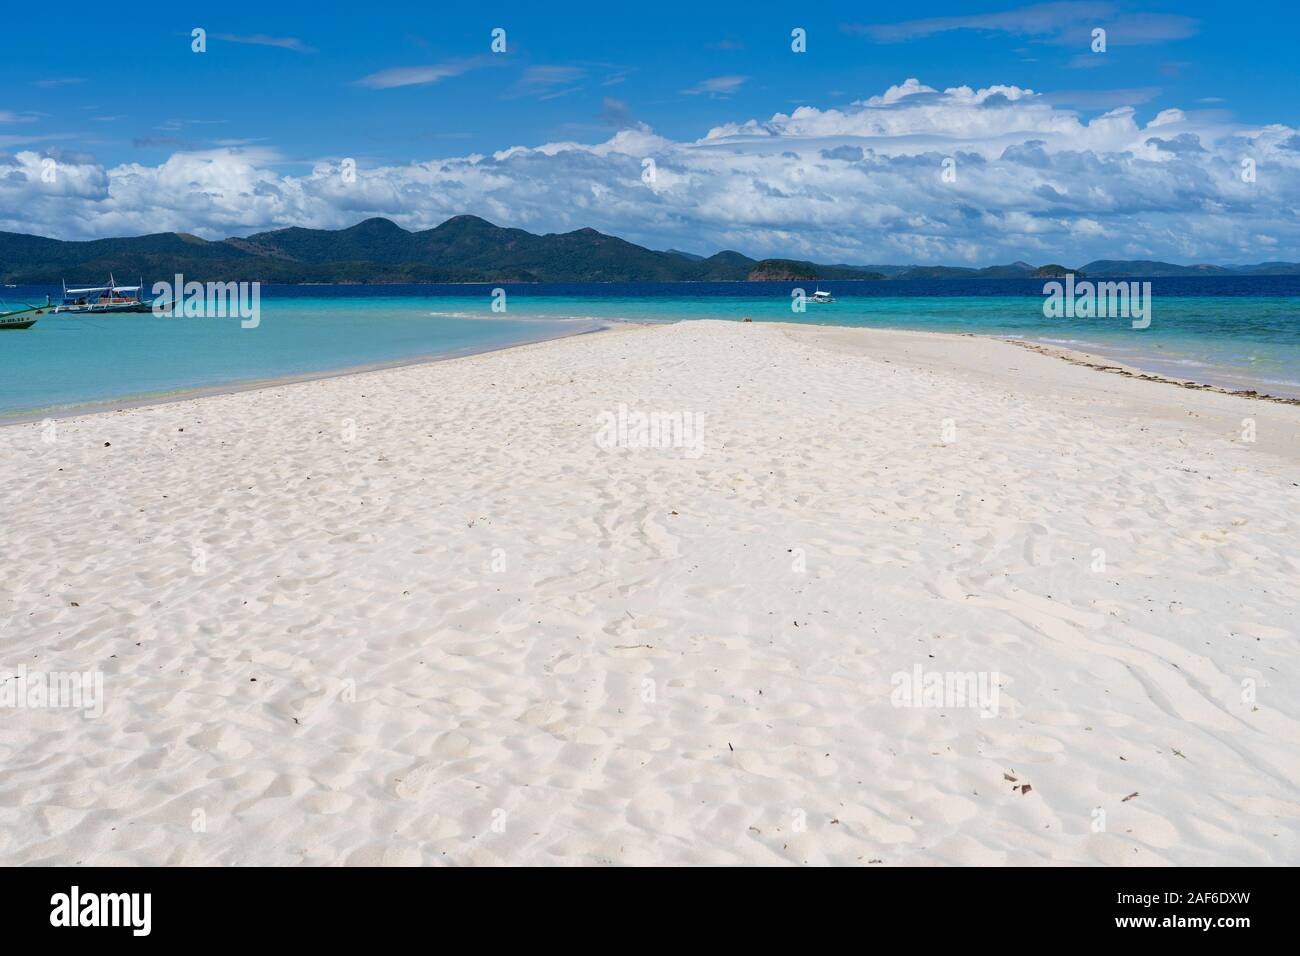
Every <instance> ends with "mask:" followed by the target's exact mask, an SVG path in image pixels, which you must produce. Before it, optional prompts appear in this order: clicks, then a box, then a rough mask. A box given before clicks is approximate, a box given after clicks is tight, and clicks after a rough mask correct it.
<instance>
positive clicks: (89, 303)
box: [54, 274, 153, 315]
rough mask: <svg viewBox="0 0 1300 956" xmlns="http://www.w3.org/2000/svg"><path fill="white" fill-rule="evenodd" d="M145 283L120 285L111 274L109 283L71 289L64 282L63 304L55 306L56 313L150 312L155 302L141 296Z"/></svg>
mask: <svg viewBox="0 0 1300 956" xmlns="http://www.w3.org/2000/svg"><path fill="white" fill-rule="evenodd" d="M143 288H144V283H143V282H142V283H141V284H140V285H118V284H117V282H116V281H114V279H113V276H112V275H111V274H110V275H109V277H108V285H97V286H87V287H86V288H84V289H69V288H68V284H67V283H66V282H65V283H63V304H62V305H57V306H55V307H54V311H55V313H56V314H57V313H64V314H71V315H82V314H87V313H94V314H99V313H101V312H149V311H151V310H152V308H153V304H152V303H150V302H146V301H144V300H143V299H141V298H140V292H141V290H142V289H143Z"/></svg>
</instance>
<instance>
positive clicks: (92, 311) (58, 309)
mask: <svg viewBox="0 0 1300 956" xmlns="http://www.w3.org/2000/svg"><path fill="white" fill-rule="evenodd" d="M152 311H153V306H151V305H149V304H148V303H144V302H141V303H137V304H132V305H102V306H100V305H58V306H55V307H54V309H53V312H54V314H55V315H104V314H106V313H109V312H135V313H146V312H152Z"/></svg>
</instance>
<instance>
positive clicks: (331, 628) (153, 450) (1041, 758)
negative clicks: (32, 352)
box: [0, 322, 1300, 865]
mask: <svg viewBox="0 0 1300 956" xmlns="http://www.w3.org/2000/svg"><path fill="white" fill-rule="evenodd" d="M620 403H622V404H624V405H626V406H627V408H628V410H629V411H631V412H637V411H643V412H651V411H653V412H666V413H674V412H677V413H682V412H692V413H701V414H702V415H703V416H704V417H703V436H704V441H703V447H702V449H701V454H700V456H699V457H698V458H691V457H689V456H688V455H687V454H686V453H685V452H684V450H683V449H681V448H635V449H634V448H613V449H610V448H603V447H601V446H600V445H599V444H598V442H597V440H596V439H597V435H598V421H597V419H598V416H599V415H600V414H601V413H602V412H616V411H617V410H618V408H619V405H620ZM1244 418H1252V419H1254V420H1255V423H1256V433H1257V436H1258V441H1256V442H1254V443H1248V442H1243V441H1242V440H1241V428H1242V419H1244ZM349 419H351V420H353V421H354V423H355V428H356V438H355V440H353V441H350V442H349V441H345V440H344V437H345V433H346V432H347V430H348V422H347V420H349ZM945 419H951V420H952V421H951V422H950V423H948V424H949V425H950V426H951V427H950V429H949V432H948V435H947V437H949V438H955V440H952V441H948V442H945V441H944V440H943V438H944V437H945V433H944V432H945ZM180 429H184V431H181V430H180ZM1298 429H1300V408H1297V407H1295V406H1286V405H1277V404H1271V403H1267V402H1259V401H1249V400H1246V399H1241V398H1235V397H1229V396H1223V395H1216V394H1211V393H1205V392H1193V391H1187V390H1183V389H1179V388H1176V387H1173V386H1169V385H1163V384H1155V383H1150V382H1143V381H1134V380H1129V379H1124V378H1120V377H1118V376H1115V375H1108V374H1104V373H1099V372H1095V371H1091V370H1088V369H1084V368H1079V367H1076V366H1072V365H1068V364H1067V363H1065V362H1062V361H1060V360H1058V359H1054V358H1050V357H1047V356H1043V355H1037V354H1033V353H1030V352H1027V351H1025V350H1023V349H1018V348H1015V347H1014V346H1011V345H1006V344H1003V343H998V342H993V341H986V340H978V339H973V338H968V337H959V336H933V335H921V334H908V333H880V332H866V331H851V330H844V329H810V328H800V329H794V328H791V327H784V326H773V325H763V324H735V323H722V322H698V323H689V324H683V325H675V326H668V327H661V328H650V329H627V330H618V331H613V332H607V333H601V334H599V335H594V336H582V337H578V338H574V339H569V340H565V341H560V342H550V343H545V344H542V345H536V346H528V347H524V348H520V349H514V350H509V351H506V352H499V353H494V354H489V355H483V356H477V357H473V358H468V359H459V360H455V361H450V362H444V363H438V364H432V365H425V366H414V367H407V368H401V369H394V370H388V371H381V372H374V373H368V374H364V375H356V376H349V377H343V378H333V379H327V380H322V381H315V382H307V383H301V384H294V385H287V386H283V387H277V388H271V389H266V390H262V391H255V392H244V393H240V394H231V395H224V396H217V397H207V398H202V399H197V400H192V401H184V402H179V403H174V404H168V405H160V406H154V407H148V408H138V409H133V410H129V411H124V412H120V413H109V414H101V415H93V416H87V417H83V418H80V419H75V420H68V421H62V422H59V423H57V425H56V431H55V434H54V437H55V438H56V440H55V441H53V442H47V441H44V440H43V435H45V434H47V432H46V431H43V428H42V426H41V425H40V424H24V425H15V426H11V427H7V428H0V501H2V505H0V513H2V515H3V520H2V521H0V553H2V554H3V555H4V575H3V579H2V580H0V670H5V669H9V670H14V669H16V668H18V667H19V666H26V667H27V668H29V669H33V670H35V669H40V670H42V671H45V672H49V671H69V670H78V671H82V670H86V669H91V668H97V669H99V670H100V671H102V673H103V680H104V694H105V702H104V707H105V709H104V713H103V715H102V716H100V717H99V718H98V719H86V718H84V717H82V716H81V715H80V714H78V713H75V712H73V711H70V710H56V709H37V710H33V709H0V767H3V773H0V862H3V863H6V864H13V863H79V862H80V863H86V864H131V863H185V864H200V863H245V864H290V863H311V864H334V863H390V864H403V863H462V864H464V863H527V864H543V863H566V864H575V863H764V864H769V863H802V862H809V863H839V864H864V865H865V864H871V863H876V864H877V865H897V864H920V863H938V864H954V863H979V864H1001V863H1009V864H1025V863H1082V864H1095V863H1104V864H1156V863H1180V864H1227V863H1244V864H1282V863H1289V864H1295V863H1297V862H1300V849H1298V841H1297V837H1298V836H1300V678H1298V677H1297V673H1298V671H1300V666H1298V664H1297V646H1296V640H1295V638H1296V636H1297V630H1298V628H1300V625H1298V623H1297V622H1300V613H1297V606H1298V605H1300V487H1297V481H1300V466H1298V465H1297V458H1298V457H1300V451H1298V449H1300V442H1298V441H1297V435H1298V434H1300V431H1298ZM105 442H108V443H111V444H110V447H105ZM196 549H198V550H196ZM1096 549H1103V550H1104V561H1105V566H1104V570H1094V569H1093V568H1094V567H1095V566H1096V562H1097V561H1098V558H1097V554H1096ZM801 560H802V561H803V562H806V570H805V571H802V573H801V572H800V570H799V566H800V564H801ZM74 602H75V605H76V606H74ZM6 618H7V619H8V620H7V623H6ZM918 666H919V667H920V668H922V670H923V671H924V672H925V673H927V674H928V673H931V672H938V673H941V674H942V673H945V672H975V673H976V674H977V675H979V674H982V675H984V676H985V677H986V678H990V679H995V680H996V681H997V682H998V684H1000V689H999V693H998V698H997V708H996V711H997V712H996V713H995V714H994V715H992V716H981V713H980V711H979V709H977V708H973V707H965V706H959V704H960V703H961V702H960V701H957V702H954V701H953V700H952V699H948V700H940V701H939V704H940V705H941V706H937V707H897V706H893V704H892V703H891V691H892V690H893V685H892V682H891V677H892V675H894V674H895V673H896V672H904V673H909V674H910V673H912V672H913V669H914V668H915V667H918ZM995 672H996V678H993V676H992V675H993V674H994V673H995ZM1251 682H1253V686H1254V696H1255V699H1254V700H1253V702H1252V700H1251V699H1250V695H1249V693H1248V691H1249V688H1250V686H1251ZM1243 688H1245V689H1246V690H1245V691H1244V690H1243ZM985 703H987V700H985ZM1010 778H1014V780H1012V779H1010ZM1025 784H1028V785H1029V786H1030V787H1031V788H1032V789H1030V790H1028V791H1027V792H1022V791H1021V789H1020V788H1021V787H1022V786H1023V785H1025ZM1132 794H1136V796H1130V795H1132Z"/></svg>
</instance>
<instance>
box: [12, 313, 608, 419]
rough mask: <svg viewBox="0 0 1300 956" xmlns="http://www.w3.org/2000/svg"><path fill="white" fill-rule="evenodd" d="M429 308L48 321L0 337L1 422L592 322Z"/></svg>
mask: <svg viewBox="0 0 1300 956" xmlns="http://www.w3.org/2000/svg"><path fill="white" fill-rule="evenodd" d="M11 307H12V306H11ZM431 311H432V310H431V309H430V308H428V307H426V306H423V305H421V304H419V303H416V302H414V301H412V300H409V299H404V300H400V301H397V302H394V301H393V300H388V299H374V300H355V299H349V300H341V299H306V298H304V299H275V300H272V301H263V302H262V310H261V322H260V324H259V325H258V326H257V327H256V328H248V329H245V328H241V327H240V321H239V320H238V319H234V318H208V319H197V318H189V319H185V318H177V319H170V318H156V317H154V316H152V315H112V316H107V315H100V316H90V317H83V316H76V315H43V316H41V317H40V318H39V319H38V320H37V323H36V325H34V326H33V327H32V328H30V329H27V330H25V331H0V415H3V416H9V417H12V416H16V415H20V414H27V413H31V412H33V411H40V410H47V409H61V408H69V407H75V406H81V405H88V404H95V403H99V402H104V401H108V400H119V399H131V398H153V397H159V396H166V395H169V394H174V393H179V392H184V391H187V390H191V389H199V388H208V387H214V386H223V385H233V384H244V383H252V382H258V381H265V380H268V379H278V378H285V377H293V376H307V375H313V374H319V373H322V372H329V371H334V370H341V369H346V368H354V367H357V366H365V365H375V364H385V363H394V362H402V361H410V360H414V359H419V358H424V357H442V356H450V355H461V354H467V353H472V352H482V351H488V350H491V349H495V348H502V347H505V346H509V345H517V344H520V343H522V342H529V341H536V340H539V339H545V338H552V337H554V336H557V335H565V334H570V333H572V332H578V331H583V330H585V329H587V328H590V327H592V325H593V323H578V322H564V321H558V322H548V321H544V320H541V321H536V320H535V321H528V320H520V321H516V320H514V319H501V318H500V317H499V316H498V317H497V319H496V320H495V321H480V320H476V319H456V318H445V317H441V316H437V315H432V314H431ZM489 314H490V313H489Z"/></svg>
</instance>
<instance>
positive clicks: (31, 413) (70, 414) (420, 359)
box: [0, 320, 635, 428]
mask: <svg viewBox="0 0 1300 956" xmlns="http://www.w3.org/2000/svg"><path fill="white" fill-rule="evenodd" d="M601 321H602V322H603V320H601ZM627 324H635V323H627ZM613 328H616V326H614V325H606V324H597V325H596V327H595V328H587V329H580V330H578V331H574V332H561V333H559V334H556V335H545V336H542V337H540V338H536V339H526V340H524V341H522V342H511V343H510V344H508V345H492V346H488V347H487V348H471V349H461V350H456V351H453V352H447V353H445V354H437V355H430V354H425V355H417V356H412V357H410V358H405V359H393V360H392V361H385V362H368V363H365V364H363V365H346V366H343V367H341V368H331V369H322V370H320V371H317V372H303V373H301V374H298V375H282V376H277V377H275V378H266V379H249V380H247V381H239V382H227V383H224V384H219V385H201V386H198V387H196V388H186V389H181V390H178V391H174V392H154V393H150V394H146V395H128V396H124V397H122V398H109V399H104V400H103V401H94V402H86V403H83V404H78V405H51V406H47V407H45V408H35V409H30V410H23V411H19V412H15V413H12V414H10V413H8V412H0V428H6V427H8V426H10V425H30V424H31V423H32V422H41V421H45V420H46V419H47V418H48V419H54V420H59V421H63V420H66V419H69V418H83V417H86V416H89V415H107V414H111V413H112V412H126V411H131V410H132V409H136V408H149V407H151V406H154V405H171V404H175V403H177V402H188V401H193V400H195V399H200V398H215V397H218V396H221V395H238V394H239V393H241V392H257V391H262V390H264V389H268V388H279V387H280V386H283V385H298V384H301V383H303V382H316V381H320V380H322V379H330V378H342V377H344V376H348V375H365V374H368V373H370V372H383V371H387V370H389V369H395V368H405V367H407V366H408V365H436V364H437V363H439V362H448V361H451V360H452V359H463V358H471V357H473V356H475V355H488V354H491V353H492V352H501V351H505V350H506V349H514V348H522V347H523V346H526V345H540V344H541V343H543V342H558V341H561V340H563V339H571V338H575V337H577V336H580V335H591V334H594V333H596V332H608V331H610V330H611V329H613Z"/></svg>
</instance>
